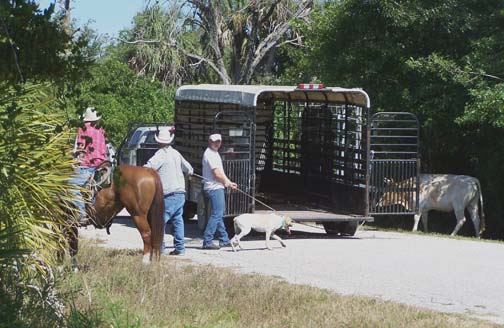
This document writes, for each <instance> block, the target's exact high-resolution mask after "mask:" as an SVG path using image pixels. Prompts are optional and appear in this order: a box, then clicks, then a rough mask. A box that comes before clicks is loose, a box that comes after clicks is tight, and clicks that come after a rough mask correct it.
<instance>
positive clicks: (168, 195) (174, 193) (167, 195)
mask: <svg viewBox="0 0 504 328" xmlns="http://www.w3.org/2000/svg"><path fill="white" fill-rule="evenodd" d="M177 194H185V191H175V192H171V193H168V194H166V195H164V197H170V196H173V195H177Z"/></svg>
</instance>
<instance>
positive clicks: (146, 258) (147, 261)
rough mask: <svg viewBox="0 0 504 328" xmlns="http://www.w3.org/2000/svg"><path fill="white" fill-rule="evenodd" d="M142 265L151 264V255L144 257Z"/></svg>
mask: <svg viewBox="0 0 504 328" xmlns="http://www.w3.org/2000/svg"><path fill="white" fill-rule="evenodd" d="M142 263H143V264H149V263H150V255H144V256H143V258H142Z"/></svg>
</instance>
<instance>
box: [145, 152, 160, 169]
mask: <svg viewBox="0 0 504 328" xmlns="http://www.w3.org/2000/svg"><path fill="white" fill-rule="evenodd" d="M157 155H158V153H155V154H154V156H152V157H151V158H149V160H148V161H147V163H145V164H144V167H148V168H151V169H154V170H156V171H157V170H159V168H161V165H162V164H163V163H162V161H161V159H160V158H159V156H157Z"/></svg>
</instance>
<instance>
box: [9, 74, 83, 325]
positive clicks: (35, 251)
mask: <svg viewBox="0 0 504 328" xmlns="http://www.w3.org/2000/svg"><path fill="white" fill-rule="evenodd" d="M47 89H48V86H47V85H31V84H25V85H23V86H22V87H18V88H16V89H14V88H12V87H8V86H7V84H6V83H5V82H4V83H0V168H1V169H0V190H1V192H0V218H1V219H0V267H1V268H2V269H1V270H0V309H1V312H2V313H3V314H6V316H2V324H5V325H6V326H20V325H21V323H24V324H25V325H26V326H57V325H60V324H61V321H62V320H63V313H62V310H63V309H62V304H61V301H60V300H59V297H57V295H56V294H55V290H54V284H53V283H54V281H53V273H52V267H53V265H54V263H55V261H56V254H58V253H61V252H64V251H65V250H66V249H67V243H66V240H65V238H64V234H63V230H62V229H64V228H65V227H67V226H68V225H70V224H71V222H72V219H71V218H72V216H71V213H72V207H71V206H69V205H67V204H70V203H71V201H72V199H73V195H72V194H70V193H68V190H69V189H70V188H71V187H70V185H69V182H68V180H69V178H70V177H71V175H72V174H73V170H72V164H73V160H72V158H71V156H70V155H69V154H70V151H71V150H70V148H69V144H70V143H69V136H70V135H69V129H68V128H65V127H64V119H63V118H62V117H61V116H60V115H58V114H54V108H55V106H56V105H57V104H56V103H55V102H54V99H52V98H51V97H48V96H47V95H46V90H47ZM73 217H74V219H73V220H75V216H73Z"/></svg>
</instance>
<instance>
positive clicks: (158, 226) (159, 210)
mask: <svg viewBox="0 0 504 328" xmlns="http://www.w3.org/2000/svg"><path fill="white" fill-rule="evenodd" d="M153 173H154V181H155V184H156V193H155V195H154V199H153V200H152V204H151V207H150V209H149V213H148V214H147V220H148V221H149V224H150V227H151V246H152V249H153V255H154V256H155V257H156V259H159V257H160V256H161V245H162V242H163V238H164V231H165V221H164V213H165V206H164V199H163V186H162V184H161V179H160V178H159V175H158V174H157V172H156V171H154V170H153Z"/></svg>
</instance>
